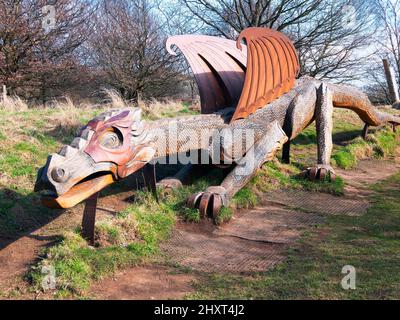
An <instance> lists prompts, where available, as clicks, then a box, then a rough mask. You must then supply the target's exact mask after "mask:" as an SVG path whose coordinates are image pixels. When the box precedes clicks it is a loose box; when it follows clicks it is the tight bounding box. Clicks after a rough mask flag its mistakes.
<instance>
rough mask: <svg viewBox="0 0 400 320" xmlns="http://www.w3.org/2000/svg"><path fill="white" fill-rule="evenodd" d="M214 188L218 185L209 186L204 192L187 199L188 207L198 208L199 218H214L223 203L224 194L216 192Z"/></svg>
mask: <svg viewBox="0 0 400 320" xmlns="http://www.w3.org/2000/svg"><path fill="white" fill-rule="evenodd" d="M215 188H220V187H210V188H209V189H207V190H206V191H205V192H199V193H196V194H194V195H192V196H190V197H189V198H188V200H187V206H188V207H189V208H193V209H199V212H200V217H201V219H205V218H207V217H208V218H212V219H215V218H216V217H217V216H218V213H219V211H220V210H221V208H222V207H223V205H224V198H223V197H224V195H223V194H221V193H220V192H216V190H214V189H215Z"/></svg>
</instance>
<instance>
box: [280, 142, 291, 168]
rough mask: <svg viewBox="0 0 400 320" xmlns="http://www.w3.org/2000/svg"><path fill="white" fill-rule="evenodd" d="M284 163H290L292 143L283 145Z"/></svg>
mask: <svg viewBox="0 0 400 320" xmlns="http://www.w3.org/2000/svg"><path fill="white" fill-rule="evenodd" d="M282 162H283V163H287V164H289V163H290V141H288V142H286V143H285V144H284V145H283V149H282Z"/></svg>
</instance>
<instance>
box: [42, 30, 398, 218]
mask: <svg viewBox="0 0 400 320" xmlns="http://www.w3.org/2000/svg"><path fill="white" fill-rule="evenodd" d="M260 32H261V33H262V32H263V31H262V30H257V34H258V36H259V33H260ZM245 34H246V33H245ZM267 34H268V32H267ZM175 40H176V39H175ZM217 42H218V41H217ZM250 51H251V49H250ZM288 52H289V51H288ZM193 54H194V53H193V52H192V53H191V55H192V56H191V57H192V58H193ZM287 61H289V60H287ZM290 61H291V63H292V62H293V63H294V60H290ZM253 63H254V61H253ZM293 66H295V64H293V65H292V67H293ZM292 67H290V68H287V70H288V71H287V75H288V77H289V78H290V77H291V76H292V73H291V72H297V71H296V68H295V67H293V68H292ZM225 71H226V70H225ZM293 74H294V73H293ZM217 75H218V73H216V74H214V76H217ZM257 78H258V77H257ZM246 81H247V79H246V80H245V81H244V86H246V83H247V82H246ZM290 81H291V80H290V79H289V80H288V82H287V83H286V86H285V88H284V90H283V89H282V92H283V91H287V90H289V89H288V88H289V87H290V85H293V88H292V89H291V90H289V91H288V92H286V93H284V94H281V95H280V96H279V97H276V99H275V100H272V101H270V102H269V103H268V104H267V105H265V106H264V107H263V108H257V107H255V105H254V101H257V100H259V99H253V100H252V104H251V106H250V108H249V110H248V113H249V114H248V115H247V117H245V118H243V119H240V118H241V117H238V119H235V120H234V121H232V117H233V115H234V113H235V109H234V108H225V109H222V110H219V111H218V112H213V113H211V114H202V115H197V116H185V117H178V118H173V119H162V120H157V121H144V120H141V118H140V111H139V110H136V109H126V110H116V111H110V112H108V113H105V114H103V115H101V116H99V117H98V118H96V119H94V120H92V121H91V122H89V124H88V125H87V126H86V127H85V128H83V130H82V131H81V133H80V136H79V137H78V138H76V139H75V140H74V141H73V143H72V144H71V146H66V147H64V148H63V149H62V150H61V151H60V152H59V153H57V154H53V155H51V156H50V157H49V158H48V161H47V164H46V165H45V167H44V168H42V169H41V170H40V171H39V173H38V179H37V184H36V189H37V190H39V189H47V190H50V191H51V192H52V196H50V197H49V196H47V197H45V198H44V203H45V204H46V205H48V206H55V207H63V208H68V207H72V206H74V205H76V204H77V203H79V202H81V201H83V200H85V199H87V198H89V197H90V196H91V195H93V194H95V193H97V192H98V191H99V190H101V189H102V188H104V187H105V186H107V185H109V184H111V183H113V182H115V181H117V180H120V179H123V178H125V177H126V176H128V175H130V174H132V173H134V172H136V171H137V170H139V169H140V168H142V167H143V166H144V165H145V164H146V163H148V162H150V161H151V160H154V159H157V158H160V157H164V156H170V155H172V154H175V153H183V152H188V151H191V150H207V151H208V152H209V154H210V155H211V157H212V159H213V163H215V164H217V163H218V162H221V163H222V164H223V163H224V161H225V162H226V161H230V162H231V163H232V165H231V166H232V171H231V172H230V173H229V174H228V175H227V177H226V178H225V179H224V180H223V182H222V183H221V185H219V186H212V187H209V188H207V189H206V190H204V192H201V193H198V194H195V195H193V196H192V197H190V198H189V199H188V205H189V206H192V207H197V208H199V209H200V212H201V214H202V216H215V215H217V214H218V212H219V210H220V208H221V207H222V206H224V205H227V204H228V203H229V201H230V199H232V197H233V196H234V195H235V193H236V192H237V191H238V190H240V189H241V188H242V187H243V186H244V185H245V184H246V183H247V182H248V181H249V180H250V179H251V177H252V176H253V175H254V174H255V173H256V171H257V169H258V168H259V167H260V166H261V165H262V164H263V163H265V162H266V161H268V160H270V159H272V157H273V156H274V155H275V153H276V152H277V150H279V149H280V148H282V146H284V155H285V156H284V160H286V161H288V160H289V150H290V141H292V140H293V139H294V138H296V136H297V135H298V134H299V133H300V132H301V131H302V130H303V129H305V128H306V127H307V126H308V125H309V124H311V123H312V122H313V121H314V120H315V121H316V128H317V145H318V149H317V150H318V162H317V163H316V165H315V166H314V167H312V168H309V169H308V170H307V172H306V173H307V175H308V176H309V177H310V178H311V179H325V178H331V179H334V178H335V173H334V170H333V169H332V167H331V166H330V158H331V152H332V110H333V107H340V108H347V109H350V110H353V111H355V112H356V113H357V114H358V115H359V116H360V118H361V119H362V120H363V121H364V122H365V123H366V125H372V126H379V125H382V124H391V125H393V126H394V127H395V126H397V125H399V124H400V118H399V117H396V116H393V115H389V114H386V113H382V112H380V111H378V110H377V109H376V108H375V107H374V106H373V105H372V104H371V103H370V101H369V100H368V97H367V96H366V95H365V94H364V93H362V92H360V91H359V90H357V89H355V88H352V87H347V86H341V85H332V84H326V83H323V82H321V81H318V80H316V79H313V78H309V77H302V78H300V79H298V80H296V81H295V82H293V84H291V83H290ZM203 85H204V83H203ZM236 85H237V84H236ZM263 88H264V87H263ZM210 90H211V89H210ZM280 90H281V89H280ZM228 91H229V90H228ZM244 91H246V90H244ZM245 94H247V92H245ZM262 96H263V95H262V94H261V95H260V97H262ZM242 97H243V96H242ZM214 106H215V104H214ZM242 111H243V110H242ZM244 111H245V113H246V112H247V111H246V110H244ZM235 132H245V133H246V134H245V136H240V137H239V138H236V139H235V138H232V137H234V135H232V133H235ZM249 132H250V133H251V135H252V137H251V138H252V140H251V141H252V143H251V144H250V145H249V144H248V143H247V144H246V142H248V141H249V140H248V139H247V138H249ZM246 135H247V136H246ZM238 146H241V147H240V148H238ZM249 164H250V165H249ZM189 173H190V170H189V169H188V167H184V169H183V170H182V171H181V172H179V173H178V174H177V176H176V178H169V179H166V180H164V181H161V182H160V184H161V185H169V186H171V185H174V186H179V185H180V180H182V179H184V177H185V176H186V175H187V174H189Z"/></svg>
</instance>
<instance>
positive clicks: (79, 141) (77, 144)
mask: <svg viewBox="0 0 400 320" xmlns="http://www.w3.org/2000/svg"><path fill="white" fill-rule="evenodd" d="M87 143H88V141H87V140H85V139H83V138H80V137H78V138H75V139H74V140H73V141H72V143H71V147H74V148H77V149H83V148H84V147H85V146H86V144H87Z"/></svg>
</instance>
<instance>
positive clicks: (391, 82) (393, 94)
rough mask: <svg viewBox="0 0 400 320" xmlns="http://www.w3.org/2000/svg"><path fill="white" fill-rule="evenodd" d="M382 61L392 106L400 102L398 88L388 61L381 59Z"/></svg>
mask: <svg viewBox="0 0 400 320" xmlns="http://www.w3.org/2000/svg"><path fill="white" fill-rule="evenodd" d="M382 61H383V66H384V68H385V75H386V80H387V84H388V87H389V94H390V99H391V100H392V101H391V103H392V104H394V103H396V102H399V101H400V97H399V88H398V86H397V82H396V78H395V76H394V70H393V68H392V67H391V66H390V63H389V60H388V59H383V60H382Z"/></svg>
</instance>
